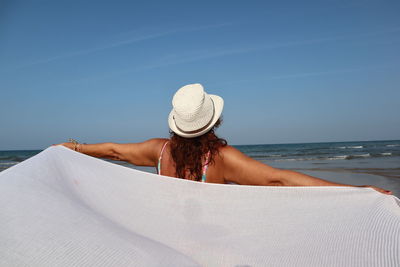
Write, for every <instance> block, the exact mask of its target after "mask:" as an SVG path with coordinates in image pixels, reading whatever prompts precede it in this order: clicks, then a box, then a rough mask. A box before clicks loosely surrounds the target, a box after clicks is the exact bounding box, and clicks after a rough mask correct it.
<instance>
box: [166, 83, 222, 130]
mask: <svg viewBox="0 0 400 267" xmlns="http://www.w3.org/2000/svg"><path fill="white" fill-rule="evenodd" d="M172 107H173V108H172V111H171V113H170V114H169V118H168V124H169V128H170V129H171V130H172V131H173V132H174V133H176V134H177V135H179V136H182V137H186V138H193V137H197V136H200V135H203V134H205V133H206V132H208V131H209V130H210V129H211V128H212V127H213V126H214V124H215V123H216V122H217V120H218V119H219V117H220V116H221V113H222V109H223V107H224V100H223V99H222V97H220V96H217V95H209V94H207V93H206V92H205V91H204V88H203V86H202V85H201V84H198V83H196V84H188V85H185V86H183V87H181V88H180V89H179V90H178V91H177V92H176V93H175V95H174V97H173V99H172Z"/></svg>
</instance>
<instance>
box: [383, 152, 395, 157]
mask: <svg viewBox="0 0 400 267" xmlns="http://www.w3.org/2000/svg"><path fill="white" fill-rule="evenodd" d="M381 155H382V156H391V155H392V153H390V152H384V153H381Z"/></svg>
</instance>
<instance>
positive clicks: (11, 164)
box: [0, 162, 18, 168]
mask: <svg viewBox="0 0 400 267" xmlns="http://www.w3.org/2000/svg"><path fill="white" fill-rule="evenodd" d="M16 164H18V163H17V162H0V168H1V166H13V165H16Z"/></svg>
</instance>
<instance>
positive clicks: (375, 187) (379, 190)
mask: <svg viewBox="0 0 400 267" xmlns="http://www.w3.org/2000/svg"><path fill="white" fill-rule="evenodd" d="M358 187H370V188H372V189H374V190H376V191H378V192H380V193H382V194H386V195H392V194H393V193H392V191H389V190H385V189H383V188H379V187H377V186H373V185H359V186H358Z"/></svg>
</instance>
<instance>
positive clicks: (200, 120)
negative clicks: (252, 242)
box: [61, 84, 392, 194]
mask: <svg viewBox="0 0 400 267" xmlns="http://www.w3.org/2000/svg"><path fill="white" fill-rule="evenodd" d="M172 105H173V109H172V111H171V113H170V115H169V118H168V123H169V127H170V129H171V131H170V134H171V137H170V139H150V140H147V141H145V142H142V143H133V144H117V143H101V144H78V143H62V144H61V145H63V146H66V147H68V148H71V149H73V150H75V151H78V152H81V153H84V154H87V155H90V156H95V157H100V158H108V159H113V160H120V161H126V162H129V163H131V164H134V165H138V166H154V167H156V168H157V172H158V174H162V175H166V176H171V177H180V178H184V179H189V180H195V181H202V182H208V183H222V184H223V183H236V184H241V185H264V186H272V185H274V186H353V185H346V184H338V183H333V182H329V181H326V180H322V179H319V178H315V177H312V176H309V175H305V174H302V173H298V172H295V171H290V170H281V169H276V168H273V167H271V166H268V165H266V164H263V163H261V162H259V161H256V160H254V159H252V158H250V157H248V156H246V155H244V154H243V153H241V152H240V151H239V150H237V149H235V148H233V147H231V146H228V145H227V142H226V141H225V140H224V139H221V138H218V137H217V136H216V134H215V129H216V128H217V127H218V126H219V125H220V123H221V119H220V116H221V113H222V109H223V105H224V101H223V99H222V98H221V97H219V96H216V95H209V94H207V93H206V92H205V91H204V89H203V87H202V86H201V85H200V84H190V85H186V86H184V87H182V88H180V89H179V90H178V91H177V92H176V93H175V95H174V97H173V100H172ZM358 187H371V188H373V189H375V190H376V191H378V192H381V193H384V194H392V193H391V192H390V191H388V190H384V189H381V188H378V187H375V186H369V185H364V186H358Z"/></svg>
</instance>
